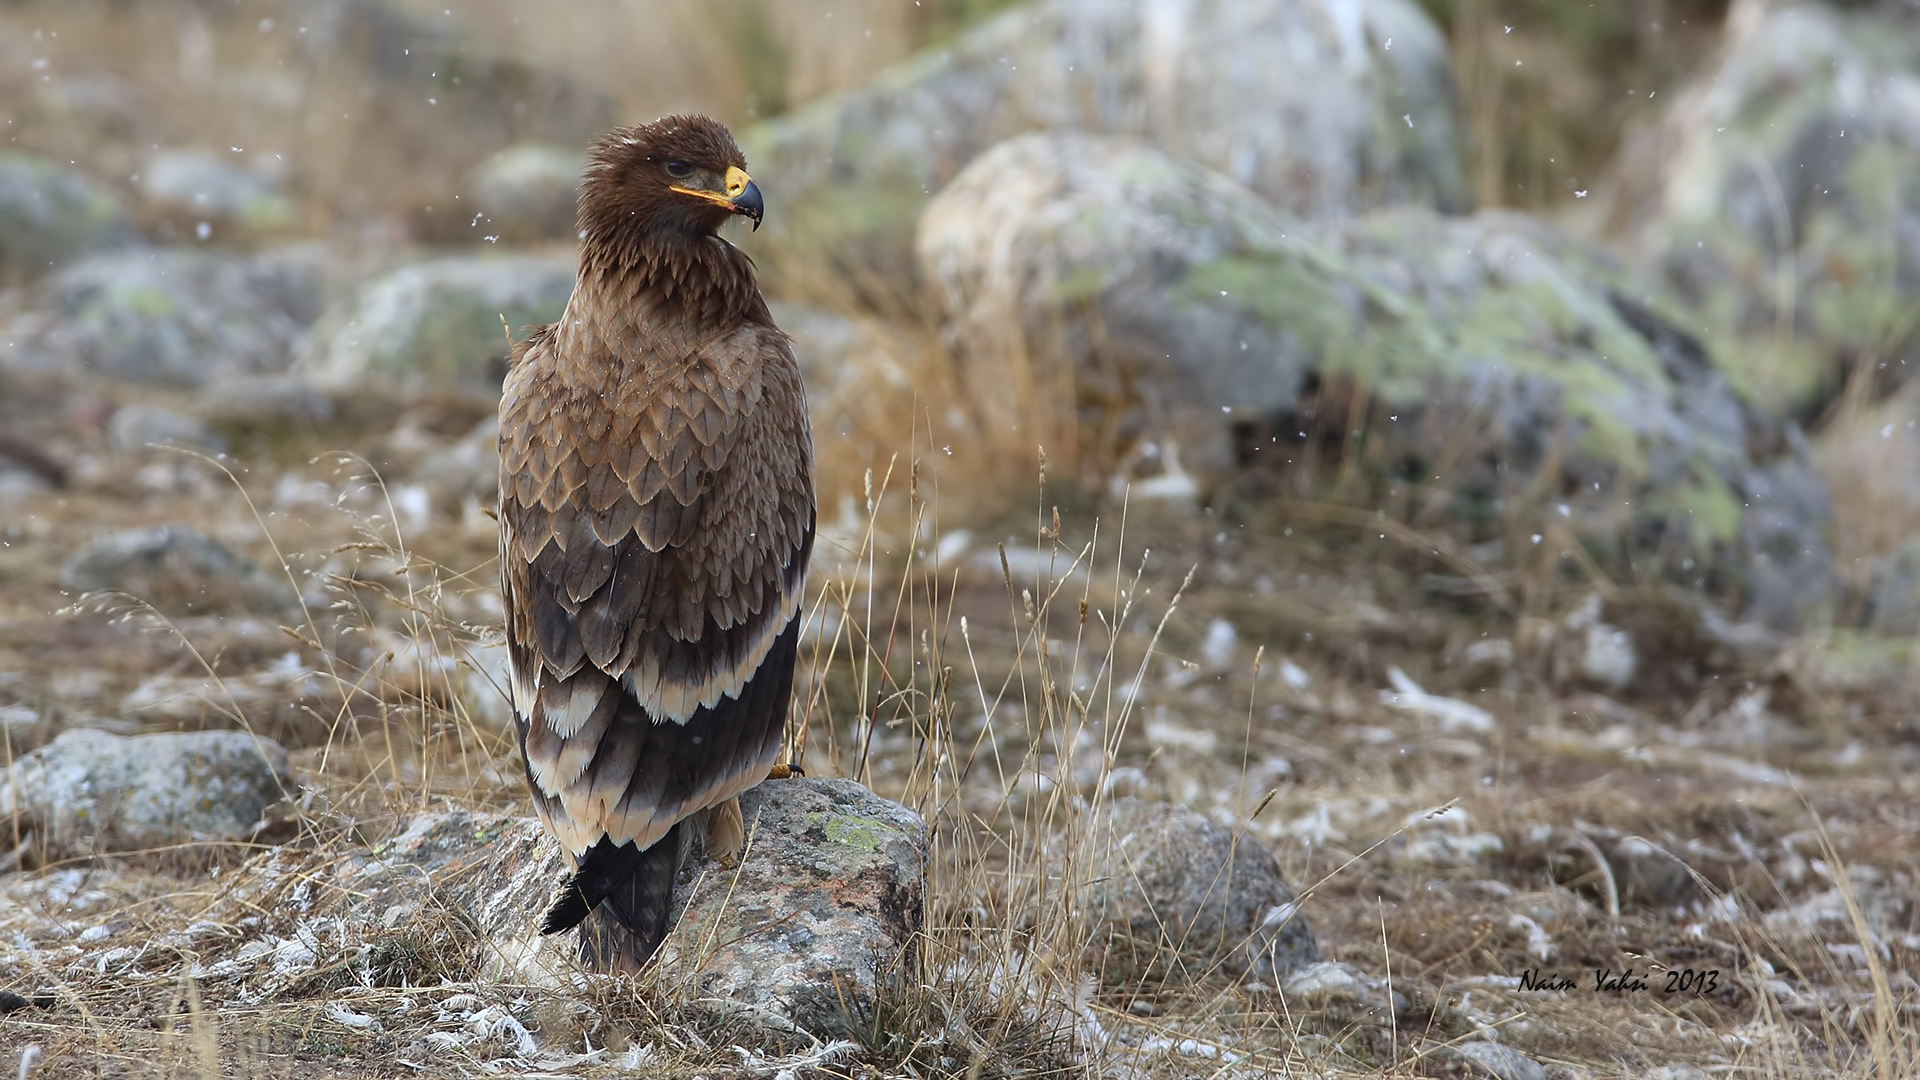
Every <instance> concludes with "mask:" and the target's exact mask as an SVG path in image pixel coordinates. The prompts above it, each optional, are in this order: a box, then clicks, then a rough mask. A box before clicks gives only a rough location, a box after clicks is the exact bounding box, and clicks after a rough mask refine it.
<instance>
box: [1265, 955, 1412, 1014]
mask: <svg viewBox="0 0 1920 1080" xmlns="http://www.w3.org/2000/svg"><path fill="white" fill-rule="evenodd" d="M1280 994H1281V996H1282V997H1284V998H1286V999H1287V1003H1288V1006H1289V1008H1290V1009H1293V1010H1296V1011H1306V1012H1322V1013H1324V1012H1335V1013H1341V1014H1346V1015H1348V1016H1349V1017H1353V1018H1365V1019H1367V1020H1370V1021H1372V1022H1374V1023H1376V1024H1392V1023H1398V1022H1399V1021H1400V1020H1401V1019H1402V1018H1404V1017H1405V1016H1407V1015H1408V1013H1409V1011H1410V1009H1411V1003H1409V1002H1408V1001H1407V998H1406V996H1405V995H1404V994H1402V993H1400V991H1398V990H1395V989H1393V988H1392V987H1391V986H1389V985H1387V981H1386V980H1385V979H1376V978H1374V977H1373V976H1371V975H1368V974H1367V973H1366V972H1364V971H1361V970H1359V969H1358V968H1355V967H1353V966H1352V965H1351V964H1343V963H1339V962H1337V961H1331V960H1323V961H1319V962H1317V963H1310V964H1307V965H1306V966H1305V967H1302V968H1300V969H1299V970H1298V971H1295V972H1293V973H1292V974H1291V975H1288V976H1287V977H1286V978H1285V979H1284V980H1283V981H1282V982H1281V983H1280Z"/></svg>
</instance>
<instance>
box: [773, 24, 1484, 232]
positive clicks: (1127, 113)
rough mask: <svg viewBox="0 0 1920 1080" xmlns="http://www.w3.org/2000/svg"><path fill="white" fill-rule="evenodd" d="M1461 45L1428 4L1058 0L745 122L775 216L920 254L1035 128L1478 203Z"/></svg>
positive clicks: (1322, 196) (1304, 200)
mask: <svg viewBox="0 0 1920 1080" xmlns="http://www.w3.org/2000/svg"><path fill="white" fill-rule="evenodd" d="M1456 126H1457V121H1456V119H1455V115H1454V91H1453V82H1452V74H1451V71H1450V69H1449V66H1448V61H1447V51H1446V41H1445V39H1444V37H1443V36H1442V35H1441V33H1440V32H1439V30H1438V29H1437V28H1436V27H1435V26H1434V25H1433V23H1432V22H1431V21H1430V20H1429V19H1428V18H1427V16H1426V15H1425V14H1424V13H1423V12H1422V11H1421V10H1420V8H1419V6H1418V5H1416V4H1414V3H1411V2H1408V0H1359V2H1334V0H1198V2H1195V3H1182V4H1136V3H1110V2H1108V0H1042V2H1038V3H1031V4H1026V5H1023V6H1021V7H1018V8H1016V9H1014V10H1013V11H1009V12H1007V13H1005V14H1003V15H1001V16H1000V17H998V18H996V19H994V20H992V21H991V22H988V23H986V24H984V25H982V26H980V27H977V28H975V29H973V30H971V31H969V32H967V33H966V34H963V35H962V36H961V37H960V38H959V39H957V40H956V41H954V42H952V43H951V44H948V45H943V46H940V47H938V48H935V49H933V50H930V51H928V52H926V53H923V54H921V55H919V56H916V57H914V58H912V59H910V60H908V61H906V62H904V63H903V64H901V65H899V66H897V67H895V68H892V69H890V70H888V71H886V72H884V73H882V74H881V75H880V76H879V77H877V78H876V79H874V80H873V81H872V82H871V83H870V84H869V85H867V86H865V87H863V88H861V89H859V90H855V91H852V92H849V93H845V94H839V95H834V96H830V97H828V98H825V99H822V100H821V101H818V102H815V103H813V104H811V105H808V106H806V107H804V108H802V109H800V110H798V111H796V112H794V113H793V114H791V115H788V116H785V117H782V118H780V119H778V120H775V121H772V122H770V123H767V124H763V125H761V126H760V127H758V128H755V129H753V130H751V131H749V132H747V133H746V134H745V148H746V150H747V156H748V160H749V161H751V162H752V163H753V166H754V169H755V170H756V172H757V173H758V174H759V175H760V176H761V177H763V180H762V184H763V186H764V187H766V189H767V203H768V206H769V208H775V209H773V210H772V212H770V213H769V214H768V216H767V224H768V226H769V229H771V230H774V235H776V236H789V237H792V238H793V239H794V240H795V241H796V242H797V243H798V244H802V245H804V246H806V247H807V248H809V249H811V250H813V251H815V252H817V251H819V250H820V249H822V248H824V249H826V250H828V251H852V252H854V253H856V254H857V255H859V256H860V257H864V258H866V259H867V260H869V261H872V262H877V263H879V264H881V265H888V264H892V263H901V264H905V263H906V262H907V260H906V259H905V258H904V257H903V256H905V254H906V251H907V249H908V246H909V244H910V242H911V236H912V228H913V221H914V218H915V216H916V215H917V213H918V212H919V209H920V207H921V206H922V205H923V204H924V202H925V201H926V198H927V197H928V195H930V194H931V193H933V192H935V191H938V190H939V189H940V188H941V187H943V186H944V185H945V184H946V183H947V182H948V181H949V180H950V179H951V178H952V177H953V176H954V175H955V174H956V173H957V172H958V171H959V170H960V169H961V168H963V167H965V166H966V165H967V164H968V162H970V161H971V160H972V159H973V158H974V157H975V156H976V155H978V154H980V153H981V152H982V151H984V150H986V149H987V148H988V147H990V146H993V145H994V144H996V143H998V142H1000V141H1001V140H1004V139H1007V138H1011V137H1013V136H1016V135H1020V134H1022V133H1025V132H1032V131H1050V130H1068V129H1074V130H1081V131H1088V132H1096V133H1102V134H1110V135H1128V136H1138V137H1142V138H1145V139H1149V140H1151V141H1153V142H1154V143H1156V144H1157V145H1159V146H1161V147H1163V148H1165V149H1166V150H1167V152H1168V153H1170V154H1172V155H1173V156H1175V157H1177V158H1180V159H1182V160H1185V161H1191V162H1196V163H1199V164H1203V165H1205V166H1207V167H1210V168H1212V169H1215V170H1218V171H1220V172H1223V173H1225V174H1227V175H1229V176H1232V177H1234V178H1235V179H1236V180H1238V181H1239V182H1241V183H1242V184H1244V185H1246V186H1248V187H1250V188H1252V189H1253V190H1255V191H1257V192H1260V193H1261V194H1263V195H1264V196H1266V197H1267V198H1269V199H1270V200H1272V201H1273V202H1275V203H1277V204H1280V205H1282V206H1285V207H1286V208H1288V209H1290V210H1294V211H1298V212H1300V213H1305V214H1311V215H1336V214H1344V213H1350V212H1353V211H1355V210H1358V209H1363V208H1365V207H1369V206H1376V205H1381V204H1384V203H1396V202H1415V203H1420V204H1423V205H1429V206H1437V207H1440V208H1443V209H1455V208H1458V207H1460V206H1461V205H1462V204H1464V203H1465V201H1466V195H1465V184H1464V182H1463V180H1462V177H1461V171H1460V166H1459V161H1458V157H1457V151H1456V150H1455V130H1456Z"/></svg>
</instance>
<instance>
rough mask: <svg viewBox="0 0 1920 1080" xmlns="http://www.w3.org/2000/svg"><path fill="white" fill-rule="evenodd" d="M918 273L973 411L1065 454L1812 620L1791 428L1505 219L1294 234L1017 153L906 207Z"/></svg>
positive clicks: (1629, 304)
mask: <svg viewBox="0 0 1920 1080" xmlns="http://www.w3.org/2000/svg"><path fill="white" fill-rule="evenodd" d="M917 251H918V256H919V259H920V262H921V265H922V268H923V271H924V273H925V275H926V277H927V278H928V279H929V280H930V282H931V283H932V286H933V288H934V290H935V295H936V298H937V301H938V302H939V304H940V305H941V306H942V308H943V309H944V311H945V313H946V316H947V325H948V331H949V333H950V335H951V337H952V338H953V340H954V342H955V344H956V346H957V348H958V352H959V354H960V361H961V364H962V372H963V375H964V376H965V378H966V379H967V381H968V385H969V386H970V387H976V388H978V389H979V392H980V393H981V394H982V395H983V396H984V397H985V399H986V401H987V402H988V403H989V405H990V407H989V408H988V409H987V410H986V413H987V415H993V416H1002V415H1009V414H1010V415H1012V416H1014V417H1016V418H1018V419H1020V420H1021V421H1023V430H1031V429H1030V428H1029V427H1027V426H1026V425H1033V426H1036V427H1040V428H1041V430H1043V431H1044V430H1047V428H1046V426H1045V425H1054V427H1055V429H1056V430H1057V428H1058V427H1060V426H1065V427H1068V428H1069V429H1070V430H1071V429H1076V428H1077V432H1078V433H1079V434H1078V435H1077V436H1075V435H1072V434H1070V435H1069V438H1070V439H1071V438H1073V437H1077V438H1079V440H1080V442H1081V444H1082V447H1083V449H1088V450H1090V451H1091V453H1090V455H1089V458H1088V459H1089V460H1093V461H1099V460H1102V459H1103V455H1118V454H1122V453H1123V452H1127V453H1131V452H1132V451H1131V450H1130V449H1129V447H1138V446H1141V445H1143V444H1148V443H1157V442H1165V441H1166V440H1169V439H1170V440H1172V441H1173V442H1175V443H1176V444H1177V445H1178V447H1179V450H1180V453H1181V456H1180V460H1181V461H1182V462H1183V463H1184V467H1185V468H1187V469H1190V470H1193V471H1194V472H1196V473H1198V474H1199V475H1200V476H1201V477H1202V480H1203V483H1204V482H1206V481H1207V480H1208V479H1213V480H1217V479H1218V478H1220V477H1221V476H1222V475H1223V473H1224V471H1225V470H1226V469H1227V468H1229V467H1247V466H1251V467H1256V468H1260V469H1266V470H1270V471H1273V472H1279V473H1283V474H1284V473H1290V472H1291V473H1292V474H1293V475H1303V472H1302V469H1303V466H1302V463H1304V462H1306V461H1309V460H1319V461H1323V462H1331V461H1336V460H1339V459H1341V458H1343V457H1348V456H1355V457H1357V458H1358V459H1359V461H1361V462H1362V463H1366V464H1367V465H1368V468H1369V469H1370V470H1371V471H1372V472H1373V474H1374V477H1375V480H1376V482H1377V488H1376V491H1375V494H1374V495H1373V496H1370V499H1377V498H1378V495H1379V493H1380V492H1382V491H1384V492H1386V493H1387V495H1388V497H1389V498H1390V499H1392V498H1397V499H1400V500H1403V505H1404V506H1405V507H1406V508H1407V510H1408V512H1412V511H1413V510H1414V508H1416V507H1417V508H1419V512H1421V513H1426V514H1430V515H1431V514H1435V513H1439V514H1444V516H1445V517H1447V518H1448V519H1450V520H1452V521H1453V522H1455V523H1456V524H1457V525H1459V526H1461V527H1463V528H1464V529H1465V530H1467V531H1469V532H1477V533H1479V534H1480V535H1477V536H1475V539H1476V540H1480V539H1485V538H1487V537H1489V536H1498V535H1501V534H1503V533H1504V534H1505V535H1506V536H1510V537H1514V538H1518V537H1523V536H1537V537H1539V539H1538V540H1532V541H1531V543H1532V544H1538V543H1543V542H1544V541H1546V540H1547V539H1549V538H1551V537H1552V536H1554V535H1555V534H1556V533H1560V532H1562V531H1563V530H1565V529H1567V528H1569V527H1570V528H1571V529H1572V530H1573V535H1575V536H1578V537H1579V538H1580V539H1581V541H1582V542H1583V543H1584V544H1585V545H1587V546H1588V548H1589V550H1590V551H1592V552H1593V553H1595V554H1597V555H1598V556H1599V557H1601V558H1602V559H1603V560H1606V561H1608V562H1609V563H1610V564H1613V565H1619V566H1621V567H1622V568H1624V566H1625V564H1626V562H1627V560H1628V559H1629V558H1632V559H1634V560H1635V561H1636V562H1637V569H1636V572H1638V573H1645V572H1646V571H1647V570H1649V569H1653V568H1658V569H1659V570H1660V571H1661V572H1662V573H1665V574H1666V575H1668V576H1670V577H1672V578H1675V579H1678V580H1681V581H1684V582H1685V583H1686V584H1688V585H1700V586H1704V587H1706V588H1708V589H1710V590H1714V591H1718V592H1721V593H1726V594H1730V595H1732V596H1734V597H1736V598H1738V599H1739V600H1740V602H1741V603H1743V605H1744V606H1745V608H1746V609H1747V611H1748V612H1749V614H1750V615H1752V616H1753V617H1754V618H1756V619H1759V620H1761V621H1764V622H1767V623H1770V624H1774V625H1780V626H1790V625H1793V624H1794V623H1795V622H1796V620H1798V619H1801V618H1803V617H1805V616H1807V615H1809V614H1813V613H1817V612H1819V611H1821V610H1822V609H1823V608H1824V607H1825V606H1826V605H1827V604H1829V603H1830V601H1831V598H1832V595H1833V590H1834V587H1835V579H1834V574H1833V571H1832V567H1831V558H1830V557H1829V553H1828V548H1827V544H1826V540H1825V538H1824V533H1825V529H1826V525H1827V521H1828V517H1829V514H1830V510H1829V507H1828V503H1827V498H1826V492H1825V489H1824V487H1823V485H1822V484H1821V483H1820V481H1819V479H1818V478H1817V476H1816V475H1815V474H1814V472H1813V471H1812V469H1811V467H1810V465H1809V463H1808V461H1807V457H1806V453H1805V450H1804V446H1803V445H1802V443H1801V442H1800V441H1799V439H1798V436H1797V433H1796V432H1795V430H1794V429H1793V428H1792V427H1791V425H1786V424H1783V423H1781V422H1778V421H1775V420H1773V419H1771V418H1769V417H1768V415H1767V414H1766V413H1765V412H1764V411H1763V410H1761V409H1760V408H1758V407H1756V406H1755V405H1754V404H1753V403H1752V402H1751V401H1750V400H1749V399H1748V398H1746V397H1745V396H1743V394H1742V393H1741V392H1740V390H1739V388H1738V385H1737V384H1736V382H1735V380H1733V379H1732V378H1730V377H1729V376H1728V375H1727V374H1726V373H1725V372H1724V371H1722V370H1721V368H1720V367H1719V366H1717V365H1716V364H1715V362H1714V358H1713V357H1712V356H1711V355H1709V354H1708V353H1707V351H1706V350H1705V349H1704V348H1703V347H1702V346H1701V344H1700V343H1699V341H1698V340H1697V339H1696V338H1695V337H1694V336H1692V335H1691V334H1690V333H1688V332H1687V330H1686V329H1684V328H1685V327H1686V326H1688V325H1689V322H1688V321H1687V319H1686V318H1685V317H1684V316H1683V315H1681V314H1680V313H1679V309H1678V308H1677V307H1676V306H1675V305H1674V304H1673V303H1672V302H1671V301H1669V300H1668V299H1667V298H1665V297H1664V296H1663V294H1662V293H1661V292H1660V290H1659V289H1658V288H1657V287H1656V286H1655V285H1653V284H1651V283H1649V282H1647V281H1645V280H1644V279H1641V278H1638V277H1636V276H1635V275H1633V274H1632V273H1630V272H1629V271H1627V270H1626V269H1625V268H1623V267H1622V266H1620V265H1618V264H1617V263H1616V262H1614V261H1613V260H1612V259H1610V258H1608V257H1607V256H1606V255H1604V254H1602V253H1600V252H1598V251H1596V250H1594V249H1591V248H1588V247H1585V246H1583V245H1581V244H1579V243H1576V242H1575V241H1573V240H1572V239H1570V238H1568V237H1566V236H1565V235H1563V234H1561V233H1559V232H1558V231H1556V230H1555V229H1553V228H1552V227H1550V226H1548V225H1546V224H1544V223H1542V222H1539V221H1536V220H1534V219H1531V218H1528V217H1526V216H1524V215H1520V214H1515V213H1510V212H1493V211H1490V212H1484V213H1481V214H1478V215H1475V216H1473V217H1468V218H1443V217H1440V216H1438V215H1435V214H1432V213H1429V212H1425V211H1420V210H1415V209H1410V208H1400V209H1395V210H1387V211H1381V212H1378V213H1374V214H1370V215H1366V216H1363V217H1361V218H1358V219H1355V220H1352V221H1347V222H1339V223H1322V224H1314V223H1308V222H1303V221H1300V220H1298V219H1290V218H1287V217H1285V216H1284V215H1282V214H1280V213H1278V212H1277V211H1275V210H1273V209H1272V208H1270V207H1268V206H1266V205H1265V204H1264V203H1263V202H1262V201H1261V200H1260V198H1259V197H1258V196H1257V195H1256V194H1255V193H1253V192H1251V191H1248V190H1246V189H1245V188H1242V187H1239V186H1238V185H1236V184H1234V183H1233V182H1232V181H1231V180H1228V179H1227V178H1225V177H1221V176H1218V175H1215V174H1211V173H1208V172H1206V171H1205V170H1202V169H1200V168H1198V167H1196V166H1193V165H1191V164H1188V163H1186V162H1180V161H1175V160H1173V159H1171V158H1169V157H1167V156H1166V155H1164V154H1162V153H1160V152H1159V151H1157V150H1154V149H1152V148H1150V147H1146V146H1143V145H1140V144H1137V143H1130V142H1121V141H1115V140H1107V139H1099V138H1094V137H1090V136H1081V135H1031V136H1024V137H1022V138H1020V139H1016V140H1012V141H1010V142H1008V143H1006V144H1004V145H1002V146H1000V147H997V148H995V149H994V150H992V151H990V152H988V153H987V154H985V155H983V156H982V157H981V158H980V159H978V160H977V161H976V162H975V163H974V164H973V165H972V166H970V167H969V168H968V169H967V170H966V171H965V172H964V173H962V175H961V176H960V177H959V178H958V179H956V180H955V181H954V183H953V184H952V185H951V186H949V188H948V189H947V190H946V191H943V192H942V193H941V194H940V195H939V196H938V197H937V198H936V199H935V200H934V202H933V203H932V204H931V205H930V206H929V207H928V209H927V212H926V214H925V216H924V218H923V219H922V221H921V225H920V230H919V236H918V241H917ZM995 388H1005V389H1002V390H1000V391H999V394H1000V396H999V397H995V396H994V395H995V392H996V391H995ZM1002 406H1004V408H1001V407H1002ZM1089 440H1097V441H1096V442H1094V443H1093V444H1092V445H1089ZM1044 441H1048V442H1054V443H1057V442H1059V441H1062V440H1059V439H1053V440H1044ZM1441 448H1451V449H1447V450H1442V449H1441ZM1109 459H1110V458H1109ZM1123 460H1124V458H1123ZM1543 470H1550V471H1551V475H1545V474H1543ZM1435 481H1437V482H1438V485H1439V486H1435V487H1431V488H1430V487H1428V486H1427V485H1429V484H1434V483H1435ZM1548 492H1550V493H1551V495H1548V494H1546V493H1548ZM1394 493H1398V494H1397V495H1396V494H1394ZM1368 505H1369V507H1370V508H1377V507H1379V506H1380V505H1381V504H1380V503H1379V502H1378V501H1370V502H1369V504H1368ZM1548 550H1549V551H1551V552H1553V553H1554V554H1555V555H1556V556H1557V553H1558V551H1559V550H1562V549H1561V548H1553V549H1548ZM1512 557H1515V558H1525V557H1526V554H1525V551H1524V550H1523V551H1518V552H1514V553H1512ZM1710 565H1711V566H1712V568H1713V569H1712V571H1711V572H1709V570H1708V567H1709V566H1710Z"/></svg>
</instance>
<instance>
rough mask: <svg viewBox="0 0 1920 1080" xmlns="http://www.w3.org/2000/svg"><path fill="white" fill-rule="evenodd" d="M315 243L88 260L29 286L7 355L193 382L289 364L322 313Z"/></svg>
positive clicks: (152, 251) (58, 366)
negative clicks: (27, 303)
mask: <svg viewBox="0 0 1920 1080" xmlns="http://www.w3.org/2000/svg"><path fill="white" fill-rule="evenodd" d="M323 278H324V271H323V268H322V265H321V260H320V258H319V256H318V255H317V253H316V252H315V251H314V250H313V249H311V248H289V249H286V250H282V251H274V252H267V253H263V254H259V255H240V254H233V253H229V252H214V251H198V250H179V249H159V248H136V249H133V250H128V251H116V252H108V253H105V254H100V255H94V256H91V257H89V258H87V259H84V260H82V261H80V262H78V263H76V264H74V265H73V266H71V267H69V268H67V269H66V270H62V271H61V272H60V273H58V274H56V275H55V276H54V277H52V278H50V279H48V280H46V281H44V282H41V283H40V284H39V285H38V286H36V287H35V288H34V289H33V290H31V291H30V296H29V300H30V305H31V310H30V311H29V312H28V313H26V314H23V315H21V316H18V317H17V318H16V321H15V323H14V325H13V326H11V327H9V329H8V333H7V337H8V338H9V339H11V340H9V341H8V342H7V345H8V346H9V347H10V349H9V351H10V352H11V353H12V356H11V357H10V361H11V362H13V363H15V364H18V365H21V366H23V367H29V368H40V369H44V370H51V371H57V372H65V373H69V374H79V373H90V374H95V375H104V376H107V377H109V378H113V379H120V380H124V381H127V382H132V383H145V384H152V385H161V386H176V387H183V388H191V387H199V386H204V385H207V384H209V383H214V382H218V381H220V380H222V379H229V378H233V377H236V376H244V375H261V374H270V373H274V372H280V371H284V370H286V368H287V366H288V365H289V364H291V363H292V361H293V356H294V351H295V348H296V347H297V345H298V344H299V342H300V341H301V340H302V339H303V337H304V336H305V334H306V332H307V328H308V326H310V325H311V324H312V323H313V321H314V318H315V317H316V316H318V315H319V313H320V308H321V296H322V287H323V286H322V281H323Z"/></svg>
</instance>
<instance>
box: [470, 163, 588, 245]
mask: <svg viewBox="0 0 1920 1080" xmlns="http://www.w3.org/2000/svg"><path fill="white" fill-rule="evenodd" d="M585 168H586V161H585V160H584V159H582V158H581V156H580V152H579V151H578V150H568V149H565V148H562V147H558V146H546V145H543V144H540V143H520V144H518V145H515V146H509V147H507V148H506V149H505V150H502V151H500V152H499V153H498V154H495V155H494V156H492V157H490V158H488V159H487V160H485V161H483V162H481V163H480V164H479V165H478V166H477V167H475V169H474V170H473V174H472V175H471V176H470V177H469V178H468V181H467V187H468V189H469V190H470V191H471V192H472V198H473V206H474V209H476V210H479V211H481V212H482V213H484V214H485V215H486V217H485V218H483V219H482V221H481V222H480V224H483V225H484V226H485V227H486V232H487V233H490V234H493V235H495V236H498V237H499V238H500V239H501V240H505V241H508V242H524V241H527V240H547V239H555V238H559V237H566V238H568V239H571V238H572V237H573V235H574V231H575V228H576V225H575V221H574V209H575V204H576V200H578V198H579V194H580V176H581V173H582V171H583V170H584V169H585Z"/></svg>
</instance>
